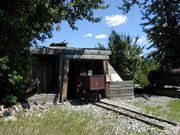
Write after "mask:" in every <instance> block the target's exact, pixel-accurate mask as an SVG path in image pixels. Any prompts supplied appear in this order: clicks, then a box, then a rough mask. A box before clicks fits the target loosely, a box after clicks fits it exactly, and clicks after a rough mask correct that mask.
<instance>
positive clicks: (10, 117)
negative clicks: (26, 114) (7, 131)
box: [4, 116, 17, 121]
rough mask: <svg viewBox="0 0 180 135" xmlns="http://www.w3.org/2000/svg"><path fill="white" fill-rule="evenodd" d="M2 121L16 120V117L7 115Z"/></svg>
mask: <svg viewBox="0 0 180 135" xmlns="http://www.w3.org/2000/svg"><path fill="white" fill-rule="evenodd" d="M4 121H17V118H16V117H14V116H8V117H6V118H5V119H4Z"/></svg>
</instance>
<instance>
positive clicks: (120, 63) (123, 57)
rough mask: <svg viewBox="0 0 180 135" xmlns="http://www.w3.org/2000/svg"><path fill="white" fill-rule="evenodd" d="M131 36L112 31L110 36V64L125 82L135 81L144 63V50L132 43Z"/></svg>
mask: <svg viewBox="0 0 180 135" xmlns="http://www.w3.org/2000/svg"><path fill="white" fill-rule="evenodd" d="M132 41H133V40H132V39H131V37H130V36H129V35H119V34H118V33H117V32H115V31H112V33H111V35H110V36H109V43H108V45H109V49H110V50H111V53H112V54H111V56H110V63H111V65H112V66H113V67H114V68H115V70H116V71H117V72H118V74H119V75H120V76H121V77H122V79H124V80H129V79H133V77H134V75H135V73H136V71H137V70H139V69H140V66H141V63H142V60H143V59H142V57H141V53H142V48H141V47H139V46H137V45H136V43H134V44H133V43H132Z"/></svg>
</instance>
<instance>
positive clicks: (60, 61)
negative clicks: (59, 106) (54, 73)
mask: <svg viewBox="0 0 180 135" xmlns="http://www.w3.org/2000/svg"><path fill="white" fill-rule="evenodd" d="M58 60H59V61H58V64H59V65H58V68H59V69H58V70H59V71H58V73H59V75H58V89H59V91H58V96H59V97H58V99H59V101H60V102H61V95H62V83H63V72H64V67H63V66H64V65H63V55H62V54H60V55H59V58H58Z"/></svg>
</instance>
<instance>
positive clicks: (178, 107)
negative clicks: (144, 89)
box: [135, 100, 180, 122]
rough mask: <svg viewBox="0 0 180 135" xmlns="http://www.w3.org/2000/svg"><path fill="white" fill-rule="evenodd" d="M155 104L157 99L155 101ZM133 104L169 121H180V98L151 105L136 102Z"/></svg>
mask: <svg viewBox="0 0 180 135" xmlns="http://www.w3.org/2000/svg"><path fill="white" fill-rule="evenodd" d="M156 104H157V101H156ZM135 105H136V106H137V107H140V108H142V109H144V110H145V111H146V112H147V113H152V114H154V115H155V116H158V117H161V118H165V119H169V120H171V121H177V122H180V117H179V115H180V100H171V101H168V103H167V104H166V105H164V104H163V105H159V104H157V106H156V105H153V104H152V106H150V104H148V103H142V100H141V101H140V102H136V103H135Z"/></svg>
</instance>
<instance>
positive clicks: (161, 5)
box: [120, 0, 180, 69]
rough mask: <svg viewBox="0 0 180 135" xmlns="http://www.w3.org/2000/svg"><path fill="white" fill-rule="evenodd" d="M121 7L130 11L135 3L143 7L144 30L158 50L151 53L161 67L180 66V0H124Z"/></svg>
mask: <svg viewBox="0 0 180 135" xmlns="http://www.w3.org/2000/svg"><path fill="white" fill-rule="evenodd" d="M123 1H124V4H123V6H122V7H120V9H122V10H123V11H125V12H128V11H129V10H130V9H131V7H132V6H133V5H138V6H139V7H140V9H141V13H142V16H143V17H142V19H143V20H144V22H143V23H142V26H143V30H144V32H146V33H147V37H148V39H149V40H150V41H151V42H152V45H151V47H154V48H156V51H154V52H152V53H151V55H152V56H153V57H154V58H155V60H157V61H159V62H160V64H161V68H163V69H170V68H176V67H180V1H179V0H145V1H141V0H123Z"/></svg>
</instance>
